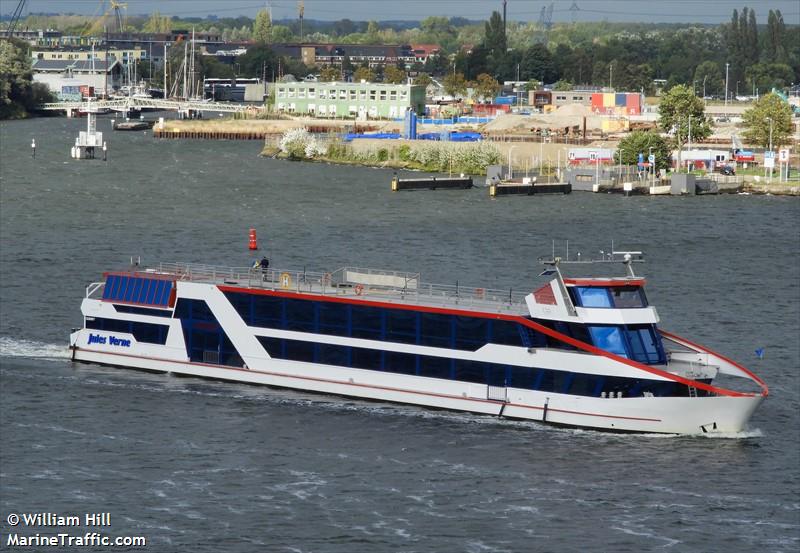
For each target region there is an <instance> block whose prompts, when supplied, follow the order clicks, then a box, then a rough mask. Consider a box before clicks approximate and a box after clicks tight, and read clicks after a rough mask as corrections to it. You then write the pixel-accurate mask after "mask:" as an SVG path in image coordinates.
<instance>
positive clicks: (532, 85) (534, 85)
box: [525, 80, 542, 92]
mask: <svg viewBox="0 0 800 553" xmlns="http://www.w3.org/2000/svg"><path fill="white" fill-rule="evenodd" d="M540 88H542V83H540V82H539V81H535V80H531V81H528V82H527V83H525V91H526V92H530V91H531V90H539V89H540Z"/></svg>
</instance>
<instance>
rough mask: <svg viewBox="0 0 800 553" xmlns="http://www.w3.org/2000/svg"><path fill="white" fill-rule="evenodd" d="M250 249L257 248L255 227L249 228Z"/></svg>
mask: <svg viewBox="0 0 800 553" xmlns="http://www.w3.org/2000/svg"><path fill="white" fill-rule="evenodd" d="M250 249H251V250H257V249H258V240H256V229H254V228H251V229H250Z"/></svg>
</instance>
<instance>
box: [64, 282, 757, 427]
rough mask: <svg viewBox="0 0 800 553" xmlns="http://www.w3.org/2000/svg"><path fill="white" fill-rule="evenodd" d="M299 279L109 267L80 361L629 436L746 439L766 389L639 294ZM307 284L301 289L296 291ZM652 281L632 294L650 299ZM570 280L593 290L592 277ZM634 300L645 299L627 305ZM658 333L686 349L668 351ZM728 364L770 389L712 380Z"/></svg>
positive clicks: (91, 304)
mask: <svg viewBox="0 0 800 553" xmlns="http://www.w3.org/2000/svg"><path fill="white" fill-rule="evenodd" d="M343 274H347V275H350V277H349V278H357V277H356V276H354V275H357V273H356V272H355V271H345V272H344V273H343ZM287 275H288V273H282V274H281V275H280V278H272V276H270V277H269V278H267V279H266V280H262V278H261V276H262V275H261V274H260V272H259V273H258V275H256V276H257V279H256V280H255V282H253V280H252V276H253V275H252V274H249V275H246V277H245V278H246V279H247V281H248V282H247V285H246V286H242V284H243V282H242V281H243V280H244V279H243V278H242V276H241V275H232V274H231V275H228V274H221V275H218V274H217V273H216V271H214V272H213V273H212V274H211V276H209V275H208V274H204V275H203V276H201V277H198V276H187V274H186V273H185V272H183V271H175V270H172V272H170V271H163V270H159V271H155V272H147V273H141V272H132V273H130V274H125V273H119V274H110V275H109V276H108V280H107V281H106V283H105V284H103V283H96V284H93V285H91V286H90V287H89V288H88V289H87V297H86V298H85V299H84V300H83V303H82V305H81V311H82V314H83V316H84V328H82V329H80V330H76V331H74V332H73V333H72V334H71V336H70V347H71V349H72V353H73V359H74V360H75V361H81V362H89V363H98V364H102V365H109V366H115V367H128V368H133V369H142V370H148V371H158V372H166V373H174V374H180V375H188V376H196V377H202V378H211V379H219V380H228V381H235V382H247V383H252V384H263V385H268V386H276V387H283V388H293V389H298V390H304V391H311V392H319V393H324V394H335V395H340V396H350V397H357V398H365V399H371V400H380V401H388V402H396V403H406V404H414V405H420V406H425V407H431V408H439V409H450V410H456V411H466V412H471V413H479V414H484V415H491V416H498V417H506V418H513V419H523V420H530V421H537V422H543V423H548V424H556V425H565V426H574V427H581V428H591V429H598V430H611V431H624V432H646V433H675V434H699V433H708V432H724V433H736V432H741V431H743V430H745V429H746V425H747V422H748V420H749V419H750V417H751V415H752V414H753V412H754V411H755V409H756V408H757V407H758V405H759V404H760V402H761V401H762V400H763V399H764V397H766V395H767V389H766V386H765V385H764V384H763V382H762V381H761V380H760V379H758V377H756V376H755V375H752V374H751V373H750V372H749V371H747V370H746V369H745V368H744V367H741V366H740V365H737V364H736V363H734V362H733V361H730V360H728V359H727V358H725V357H722V356H720V355H718V354H715V353H713V352H711V351H710V350H707V349H705V348H702V347H701V346H697V345H696V344H693V343H691V342H688V341H687V340H684V339H681V338H679V337H677V336H674V335H671V334H669V333H667V332H665V331H660V330H656V327H655V322H657V320H658V316H657V314H656V312H655V310H654V309H653V308H652V307H648V306H647V305H646V300H644V297H643V296H641V298H639V296H627V297H626V298H623V299H622V300H617V301H625V302H628V304H626V305H625V308H624V309H598V308H596V306H590V305H583V306H580V305H577V306H573V307H571V311H570V310H569V309H568V306H567V305H566V303H565V302H567V301H569V296H567V295H566V294H561V289H560V288H559V285H558V283H556V281H553V282H551V284H550V285H549V287H548V285H546V286H545V287H543V288H542V289H540V290H537V291H536V292H535V293H533V294H528V295H526V296H525V297H524V300H523V302H522V303H519V304H517V305H514V304H513V302H512V301H511V300H510V299H509V300H504V303H499V302H496V301H495V303H492V302H491V301H490V299H491V298H490V296H492V294H493V293H494V292H493V291H487V290H484V289H475V290H474V297H472V298H471V299H470V301H472V304H471V309H469V310H467V309H465V308H464V304H465V303H469V302H468V301H466V299H467V298H465V296H466V294H465V293H464V292H463V291H457V297H456V302H454V305H450V306H446V307H439V306H431V305H430V303H428V304H427V305H424V304H421V302H420V295H419V294H417V295H410V292H409V283H411V285H413V286H419V283H418V280H417V279H416V277H415V278H414V279H410V278H409V277H408V276H404V277H402V282H403V287H402V288H401V289H400V290H394V289H392V288H391V283H392V279H397V278H399V277H397V276H395V275H388V276H387V275H375V274H370V275H368V277H364V279H363V280H364V281H365V282H367V284H368V285H369V286H372V287H373V288H378V287H380V286H384V287H385V288H384V289H380V290H378V291H376V292H373V294H372V295H371V296H369V295H362V294H364V286H363V285H361V284H357V285H355V286H352V285H351V284H352V283H349V284H347V285H346V286H342V285H339V286H335V285H332V284H331V275H330V274H328V273H325V274H324V275H323V274H321V275H320V276H319V279H318V281H316V282H312V281H310V280H309V274H307V273H303V274H302V275H299V274H296V275H293V276H292V275H288V276H287ZM301 278H302V279H303V281H304V289H303V290H300V289H299V285H298V286H297V289H296V290H289V288H290V283H291V282H299V280H300V279H301ZM294 279H297V280H294ZM275 282H279V283H280V284H279V285H277V286H276V285H275V284H274V283H275ZM603 282H604V284H605V287H604V288H602V289H605V288H607V287H613V286H617V287H620V286H622V285H620V284H615V283H609V282H611V281H603ZM642 282H643V281H640V280H636V281H633V280H628V281H625V282H624V283H623V284H624V287H625V288H624V289H625V290H627V291H629V292H631V293H635V294H638V293H639V292H638V291H637V290H638V288H636V286H641V283H642ZM567 284H568V285H571V286H581V287H584V288H587V290H588V292H587V293H591V294H590V295H591V297H592V298H596V295H597V291H596V289H595V288H598V287H597V286H596V285H595V284H594V283H593V282H588V283H587V282H586V281H575V282H574V283H572V282H568V283H567ZM562 286H563V283H562ZM591 286H595V288H591ZM431 290H433V289H432V288H431ZM101 292H102V297H99V296H100V294H101ZM379 294H380V297H379V298H378V299H376V296H378V295H379ZM559 294H561V295H559ZM609 294H610V292H609ZM434 296H435V294H433V293H431V297H434ZM575 297H576V299H577V296H575ZM587 297H588V296H587ZM609 297H610V296H609ZM631 297H633V298H634V300H635V301H641V302H642V305H640V306H639V305H634V306H633V307H631V305H629V304H630V302H631V301H633V300H632V299H631ZM387 298H388V301H387ZM637 298H639V299H637ZM131 300H133V301H131ZM492 301H493V300H492ZM588 301H589V300H587V302H588ZM591 301H596V299H594V300H591ZM609 301H612V300H611V299H609ZM578 303H580V300H579V301H578ZM558 324H561V325H562V326H557V325H558ZM570 324H571V325H573V326H572V327H568V325H570ZM548 325H550V326H548ZM584 326H585V327H586V328H588V329H589V330H591V331H593V332H594V331H597V332H599V333H598V334H591V335H590V334H586V337H585V338H584V340H589V341H594V342H595V343H594V344H591V343H588V342H585V341H581V340H579V339H576V338H575V337H574V333H575V332H578V331H579V330H580V329H582V328H583V327H584ZM568 328H572V330H568ZM565 329H567V330H565ZM618 331H619V332H618ZM562 332H570V333H571V334H572V335H571V336H568V335H566V334H563V333H562ZM623 332H628V333H629V335H626V334H622V333H623ZM437 333H439V334H437ZM609 333H611V334H609ZM614 333H617V334H618V336H619V337H623V338H624V340H626V341H627V343H629V346H628V347H629V349H628V350H626V351H627V352H628V353H627V354H623V355H619V354H617V353H615V351H618V350H617V348H619V347H621V346H620V345H619V344H616V345H615V344H613V343H612V342H611V341H609V338H608V337H609V336H611V335H612V334H614ZM659 333H660V334H659ZM662 335H663V339H664V340H668V341H669V342H670V343H671V344H672V345H673V346H674V347H673V349H671V350H670V351H668V352H667V354H666V355H665V353H664V352H665V350H664V349H662V347H661V345H660V344H661V340H662V337H661V336H662ZM626 336H627V337H626ZM603 340H606V341H603ZM632 340H638V342H637V346H636V349H635V350H634V349H630V347H631V346H630V343H632V342H631V341H632ZM635 356H639V357H640V358H641V361H638V360H636V359H635V358H629V357H635ZM719 373H724V374H728V375H732V376H736V377H740V378H744V379H748V380H750V381H751V382H753V383H756V384H758V385H760V386H761V387H762V391H761V393H757V392H738V391H733V390H726V389H722V388H717V387H714V386H712V385H711V382H712V380H713V379H714V378H715V377H716V376H717V374H719Z"/></svg>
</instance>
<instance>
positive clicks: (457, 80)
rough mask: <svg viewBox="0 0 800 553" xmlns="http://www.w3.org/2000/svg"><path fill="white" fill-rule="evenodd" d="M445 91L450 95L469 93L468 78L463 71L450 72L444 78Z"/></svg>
mask: <svg viewBox="0 0 800 553" xmlns="http://www.w3.org/2000/svg"><path fill="white" fill-rule="evenodd" d="M442 86H443V87H444V93H445V94H447V95H448V96H452V97H454V98H455V97H456V96H464V95H465V94H466V93H467V80H466V79H465V78H464V74H463V73H448V74H447V76H446V77H445V78H444V79H443V80H442Z"/></svg>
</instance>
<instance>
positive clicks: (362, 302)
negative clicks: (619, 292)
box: [218, 286, 756, 397]
mask: <svg viewBox="0 0 800 553" xmlns="http://www.w3.org/2000/svg"><path fill="white" fill-rule="evenodd" d="M218 288H219V289H220V290H221V291H222V292H243V293H246V294H256V295H264V296H278V297H282V298H300V299H307V300H312V301H329V302H334V303H349V304H352V305H366V306H371V307H380V308H384V309H402V310H406V311H420V312H422V313H440V314H444V315H460V316H464V317H481V318H484V319H496V320H503V321H511V322H516V323H519V324H522V325H525V326H527V327H528V328H532V329H534V330H536V331H538V332H541V333H543V334H546V335H548V336H550V337H552V338H555V339H556V340H558V341H560V342H563V343H565V344H569V345H571V346H574V347H576V348H578V349H580V350H583V351H586V352H589V353H592V354H594V355H600V356H602V357H606V358H608V359H611V360H612V361H616V362H618V363H622V364H623V365H628V366H629V367H632V368H634V369H639V370H640V371H644V372H647V373H650V374H654V375H657V376H660V377H662V378H665V379H667V380H672V381H673V382H679V383H681V384H685V385H686V386H691V387H693V388H697V389H699V390H705V391H707V392H711V393H714V394H717V395H722V396H730V397H754V396H755V395H756V394H754V393H751V392H737V391H735V390H727V389H725V388H717V387H716V386H711V385H710V384H706V383H704V382H698V381H696V380H690V379H688V378H683V377H682V376H678V375H676V374H672V373H670V372H667V371H662V370H661V369H657V368H655V367H651V366H649V365H645V364H643V363H639V362H637V361H633V360H631V359H627V358H625V357H620V356H619V355H615V354H613V353H610V352H608V351H605V350H602V349H599V348H597V347H595V346H592V345H589V344H587V343H585V342H581V341H579V340H576V339H574V338H571V337H569V336H567V335H566V334H562V333H560V332H558V331H556V330H552V329H550V328H547V327H546V326H543V325H540V324H539V323H535V322H533V321H531V320H529V319H526V318H525V317H522V316H520V315H504V314H502V313H486V312H483V311H467V310H464V309H447V308H444V307H430V306H426V305H403V304H397V303H389V302H381V301H374V300H361V299H354V298H341V297H333V296H322V295H318V294H306V293H300V292H284V291H278V290H254V289H251V288H240V287H235V286H218ZM564 370H568V369H564Z"/></svg>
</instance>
